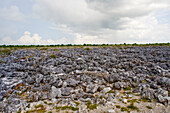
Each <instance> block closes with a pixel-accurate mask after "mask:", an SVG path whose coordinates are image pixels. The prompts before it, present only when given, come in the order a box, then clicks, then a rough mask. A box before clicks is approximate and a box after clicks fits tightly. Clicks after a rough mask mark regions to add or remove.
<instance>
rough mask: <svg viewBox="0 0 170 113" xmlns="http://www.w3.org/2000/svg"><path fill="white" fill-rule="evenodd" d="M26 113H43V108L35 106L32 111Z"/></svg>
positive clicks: (40, 105)
mask: <svg viewBox="0 0 170 113" xmlns="http://www.w3.org/2000/svg"><path fill="white" fill-rule="evenodd" d="M26 113H45V107H44V106H43V105H42V104H39V105H36V106H35V109H34V110H29V111H27V112H26Z"/></svg>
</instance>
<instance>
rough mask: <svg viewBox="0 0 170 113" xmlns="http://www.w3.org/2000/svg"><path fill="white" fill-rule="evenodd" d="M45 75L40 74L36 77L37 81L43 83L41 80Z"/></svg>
mask: <svg viewBox="0 0 170 113" xmlns="http://www.w3.org/2000/svg"><path fill="white" fill-rule="evenodd" d="M43 78H44V76H43V75H42V74H38V77H37V78H36V82H37V83H41V81H42V80H43Z"/></svg>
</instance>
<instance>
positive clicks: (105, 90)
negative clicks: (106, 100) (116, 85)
mask: <svg viewBox="0 0 170 113" xmlns="http://www.w3.org/2000/svg"><path fill="white" fill-rule="evenodd" d="M110 90H111V88H110V87H105V88H104V89H103V93H107V92H108V91H110Z"/></svg>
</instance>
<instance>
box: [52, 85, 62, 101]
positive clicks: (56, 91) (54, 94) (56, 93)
mask: <svg viewBox="0 0 170 113" xmlns="http://www.w3.org/2000/svg"><path fill="white" fill-rule="evenodd" d="M50 96H51V98H56V97H61V89H57V88H56V87H55V86H52V88H51V92H50Z"/></svg>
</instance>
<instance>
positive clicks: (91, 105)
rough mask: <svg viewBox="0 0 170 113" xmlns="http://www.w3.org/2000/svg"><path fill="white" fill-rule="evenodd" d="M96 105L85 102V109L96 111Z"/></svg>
mask: <svg viewBox="0 0 170 113" xmlns="http://www.w3.org/2000/svg"><path fill="white" fill-rule="evenodd" d="M97 106H98V105H97V104H91V102H90V101H87V108H88V109H90V110H93V109H97Z"/></svg>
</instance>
